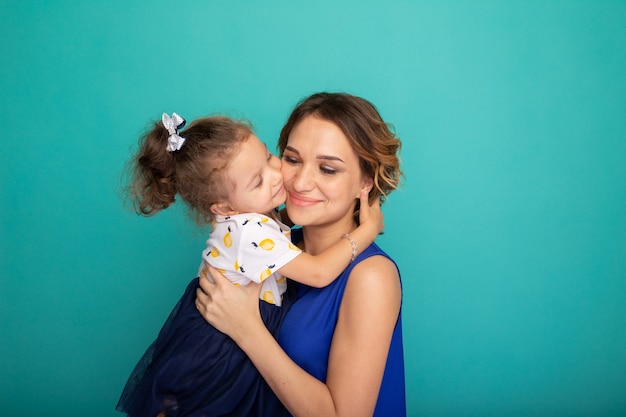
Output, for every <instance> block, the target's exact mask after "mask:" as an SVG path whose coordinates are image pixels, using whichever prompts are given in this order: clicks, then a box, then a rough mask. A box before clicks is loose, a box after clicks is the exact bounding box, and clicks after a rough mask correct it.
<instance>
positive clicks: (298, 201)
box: [287, 192, 319, 207]
mask: <svg viewBox="0 0 626 417" xmlns="http://www.w3.org/2000/svg"><path fill="white" fill-rule="evenodd" d="M287 195H288V199H289V202H290V203H292V204H294V205H296V206H300V207H308V206H312V205H314V204H317V203H318V202H319V200H314V199H311V198H307V197H303V196H301V195H298V194H294V193H290V192H288V193H287Z"/></svg>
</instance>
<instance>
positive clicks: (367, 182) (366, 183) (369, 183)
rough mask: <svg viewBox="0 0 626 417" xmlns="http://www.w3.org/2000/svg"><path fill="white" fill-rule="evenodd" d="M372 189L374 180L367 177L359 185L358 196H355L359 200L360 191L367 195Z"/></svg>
mask: <svg viewBox="0 0 626 417" xmlns="http://www.w3.org/2000/svg"><path fill="white" fill-rule="evenodd" d="M372 187H374V180H373V179H372V178H371V177H367V178H365V179H364V180H363V183H362V184H361V189H360V190H359V195H357V196H356V198H360V197H361V191H363V190H366V191H367V192H368V193H369V192H370V191H371V190H372Z"/></svg>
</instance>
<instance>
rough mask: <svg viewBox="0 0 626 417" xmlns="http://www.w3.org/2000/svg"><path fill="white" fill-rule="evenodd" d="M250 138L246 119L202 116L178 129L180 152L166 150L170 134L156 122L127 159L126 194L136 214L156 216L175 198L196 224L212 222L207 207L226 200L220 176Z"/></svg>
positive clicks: (160, 123)
mask: <svg viewBox="0 0 626 417" xmlns="http://www.w3.org/2000/svg"><path fill="white" fill-rule="evenodd" d="M251 134H252V126H251V125H250V123H249V122H247V121H245V120H233V119H231V118H229V117H226V116H210V117H204V118H201V119H197V120H195V121H194V122H192V123H191V124H190V125H189V126H188V127H187V128H185V129H184V130H182V131H180V132H179V135H180V136H181V137H183V138H185V143H184V144H183V145H182V147H181V148H180V150H178V151H174V152H169V151H168V150H167V139H168V137H169V132H168V131H167V129H166V128H165V127H164V126H163V123H162V122H161V121H158V122H155V123H154V125H153V126H152V129H151V130H150V131H148V132H147V133H145V134H144V135H143V136H142V137H141V138H140V142H139V149H138V151H137V153H136V154H135V156H134V157H133V159H132V160H131V161H130V166H129V168H130V179H129V184H128V187H127V191H128V194H129V196H130V198H131V200H132V203H133V206H134V208H135V211H136V212H137V213H138V214H140V215H144V216H150V215H153V214H156V213H158V212H159V211H161V210H164V209H166V208H168V207H169V206H170V205H172V204H173V203H174V202H175V201H176V198H175V197H176V194H178V195H179V196H180V198H181V199H182V200H183V201H184V202H185V203H186V205H187V206H188V207H189V209H190V210H191V212H192V215H193V217H194V218H195V220H196V222H198V223H199V224H208V223H210V222H211V220H212V219H213V214H212V213H211V210H210V207H211V204H213V203H217V202H220V201H224V200H226V199H227V198H228V186H227V184H225V178H224V176H223V174H222V173H223V172H224V169H225V168H226V166H227V165H228V163H229V161H230V159H231V157H232V156H233V154H234V152H236V151H237V150H238V149H239V145H240V144H241V142H243V141H244V140H246V139H247V138H248V137H249V136H250V135H251Z"/></svg>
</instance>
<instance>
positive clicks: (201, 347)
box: [117, 278, 292, 417]
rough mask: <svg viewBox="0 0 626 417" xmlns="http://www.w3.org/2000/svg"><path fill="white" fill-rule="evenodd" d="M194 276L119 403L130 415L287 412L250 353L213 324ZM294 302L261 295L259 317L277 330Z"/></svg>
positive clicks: (250, 416)
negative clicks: (201, 308) (202, 308)
mask: <svg viewBox="0 0 626 417" xmlns="http://www.w3.org/2000/svg"><path fill="white" fill-rule="evenodd" d="M198 287H199V284H198V278H196V279H194V280H192V281H191V282H190V283H189V285H188V286H187V289H186V290H185V293H184V294H183V296H182V298H181V299H180V300H179V301H178V303H177V304H176V306H175V307H174V309H173V310H172V312H171V313H170V316H169V317H168V319H167V321H166V322H165V324H164V325H163V327H162V329H161V331H160V333H159V335H158V337H157V339H156V340H155V341H154V343H152V345H150V347H149V348H148V349H147V351H146V352H145V354H144V355H143V357H142V358H141V359H140V360H139V363H138V364H137V366H136V367H135V369H134V370H133V372H132V373H131V375H130V378H129V379H128V382H127V383H126V387H125V388H124V391H123V393H122V395H121V398H120V400H119V402H118V404H117V410H118V411H122V412H124V413H127V414H128V415H129V416H130V417H155V416H157V415H158V414H160V413H163V414H162V415H164V416H167V417H172V416H176V417H184V416H193V417H218V416H232V417H244V416H245V417H254V416H259V417H261V416H276V417H281V416H288V415H289V414H288V413H287V411H286V410H285V408H284V407H283V406H282V404H281V403H280V402H279V401H278V399H277V398H276V396H275V395H274V393H273V392H272V391H271V389H270V388H269V386H268V385H267V383H266V382H265V380H264V379H263V378H262V377H261V375H260V374H259V372H258V371H257V369H256V368H255V367H254V365H253V364H252V362H251V361H250V359H248V357H247V356H246V354H245V353H244V352H243V351H242V350H241V349H240V348H239V347H238V346H237V345H236V344H235V342H233V341H232V339H230V338H229V337H228V336H226V335H225V334H223V333H221V332H220V331H218V330H217V329H215V328H214V327H212V326H211V325H209V324H208V323H207V322H206V321H205V320H204V318H203V317H202V316H201V315H200V313H199V312H198V310H197V309H196V306H195V299H196V289H197V288H198ZM291 302H292V299H291V297H290V296H289V292H287V293H285V295H284V296H283V305H282V307H276V306H275V305H272V304H268V303H266V302H264V301H259V306H260V309H261V317H262V318H263V321H264V322H265V325H266V326H267V328H268V329H269V330H270V332H271V333H272V334H273V335H274V337H276V336H277V334H278V330H279V328H280V325H281V323H282V321H283V318H284V317H285V314H286V313H287V311H288V310H289V306H290V304H291Z"/></svg>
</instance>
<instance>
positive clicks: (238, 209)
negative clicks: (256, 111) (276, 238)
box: [212, 135, 286, 215]
mask: <svg viewBox="0 0 626 417" xmlns="http://www.w3.org/2000/svg"><path fill="white" fill-rule="evenodd" d="M225 179H226V186H229V187H230V188H229V190H228V201H226V202H221V203H217V204H214V205H213V206H212V210H213V212H214V213H217V214H221V215H231V214H238V213H261V214H266V213H269V212H270V211H271V210H273V209H274V208H276V207H278V206H280V205H281V204H283V203H284V202H285V198H286V193H285V187H284V186H283V176H282V174H281V172H280V160H279V159H278V158H276V156H274V155H272V154H271V153H270V152H268V150H267V146H265V144H264V143H263V142H261V141H260V140H259V138H257V137H256V136H255V135H250V136H249V137H248V138H247V139H245V140H244V141H243V142H241V144H240V145H239V149H238V150H237V151H236V152H235V156H234V158H233V159H232V160H231V161H230V163H229V164H228V166H227V168H226V173H225Z"/></svg>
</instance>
